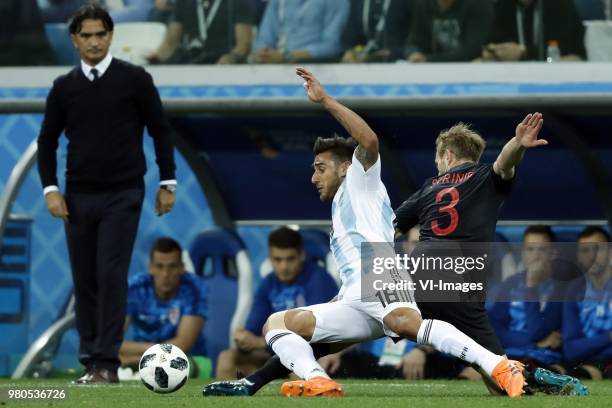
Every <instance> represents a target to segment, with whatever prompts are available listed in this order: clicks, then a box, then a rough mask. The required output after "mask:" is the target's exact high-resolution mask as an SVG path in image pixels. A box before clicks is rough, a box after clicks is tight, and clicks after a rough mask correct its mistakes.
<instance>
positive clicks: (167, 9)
mask: <svg viewBox="0 0 612 408" xmlns="http://www.w3.org/2000/svg"><path fill="white" fill-rule="evenodd" d="M175 1H176V0H155V1H154V2H153V8H151V11H150V12H149V16H148V20H149V21H156V22H158V23H164V24H166V25H168V24H170V21H172V13H173V12H174V3H175Z"/></svg>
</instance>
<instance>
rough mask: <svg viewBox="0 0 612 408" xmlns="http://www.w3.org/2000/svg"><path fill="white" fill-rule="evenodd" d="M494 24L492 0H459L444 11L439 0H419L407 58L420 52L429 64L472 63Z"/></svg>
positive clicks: (411, 28) (415, 9)
mask: <svg viewBox="0 0 612 408" xmlns="http://www.w3.org/2000/svg"><path fill="white" fill-rule="evenodd" d="M492 23H493V4H492V3H491V1H489V0H456V1H455V3H454V4H453V5H452V6H451V7H450V8H449V9H448V10H446V11H440V8H439V6H438V3H437V1H436V0H417V1H416V3H415V6H414V10H413V12H412V24H411V26H410V36H409V37H408V44H407V47H406V50H405V55H406V58H408V57H410V54H412V53H413V52H417V51H418V52H421V53H423V54H425V55H426V56H427V61H429V62H461V61H471V60H473V59H474V58H477V57H479V56H480V52H481V51H482V46H483V45H485V44H486V42H487V40H488V38H489V36H490V35H491V25H492Z"/></svg>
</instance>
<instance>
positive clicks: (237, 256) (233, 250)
mask: <svg viewBox="0 0 612 408" xmlns="http://www.w3.org/2000/svg"><path fill="white" fill-rule="evenodd" d="M189 256H190V258H191V261H192V263H193V268H194V272H195V273H196V274H197V275H199V276H201V277H202V278H203V279H204V282H205V283H206V286H207V287H208V319H207V320H206V323H205V325H204V338H205V340H206V350H207V357H209V358H210V359H211V360H212V361H213V364H215V362H216V361H217V356H218V355H219V353H220V352H221V351H222V350H225V349H227V348H229V347H233V346H234V341H233V336H232V332H233V331H234V329H236V328H237V327H240V326H243V325H244V324H245V322H246V318H247V315H248V313H249V311H250V309H251V304H252V302H253V283H252V282H253V272H252V269H251V261H250V259H249V256H248V255H247V252H246V249H245V246H244V243H243V242H242V240H241V239H240V237H239V236H238V235H237V234H236V233H235V232H234V231H231V230H227V229H214V230H209V231H204V232H202V233H201V234H199V235H198V236H197V237H196V238H195V239H194V241H193V243H192V244H191V246H190V248H189ZM213 370H214V367H213Z"/></svg>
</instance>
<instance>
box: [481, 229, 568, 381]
mask: <svg viewBox="0 0 612 408" xmlns="http://www.w3.org/2000/svg"><path fill="white" fill-rule="evenodd" d="M554 241H555V236H554V234H553V232H552V230H551V229H550V227H547V226H532V227H529V228H527V229H526V230H525V233H524V235H523V248H522V251H521V252H522V258H523V266H524V271H523V272H519V273H518V274H515V275H512V276H511V277H510V278H508V279H506V280H505V281H503V282H502V284H501V287H500V289H499V291H498V301H497V302H496V303H495V304H494V305H493V307H492V309H491V310H490V311H489V317H490V319H491V325H492V326H493V328H494V329H495V332H496V333H497V337H498V338H499V340H500V341H501V343H502V345H503V347H504V348H505V350H506V353H507V354H508V355H509V356H510V357H511V358H512V359H515V360H519V361H522V362H524V363H526V364H529V365H530V366H531V368H532V369H535V368H537V367H544V368H547V369H550V368H551V366H552V365H553V364H557V363H559V362H560V361H561V352H560V347H561V313H562V309H563V304H562V303H560V302H559V300H561V299H562V296H563V295H562V294H561V293H560V291H561V290H562V289H561V288H560V287H558V286H557V285H556V283H555V280H554V279H553V245H552V243H553V242H554ZM548 299H554V300H557V301H548ZM554 369H555V371H559V369H558V368H556V367H555V368H554Z"/></svg>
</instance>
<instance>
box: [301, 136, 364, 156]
mask: <svg viewBox="0 0 612 408" xmlns="http://www.w3.org/2000/svg"><path fill="white" fill-rule="evenodd" d="M356 147H357V141H356V140H355V139H353V138H352V137H348V138H345V137H341V136H338V135H334V137H328V138H322V137H318V138H317V140H316V141H315V144H314V148H313V149H312V151H313V152H314V154H315V156H316V155H318V154H320V153H323V152H332V153H333V154H334V155H335V156H336V157H337V158H338V159H339V160H340V161H341V162H345V161H352V159H353V153H354V152H355V148H356Z"/></svg>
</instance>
